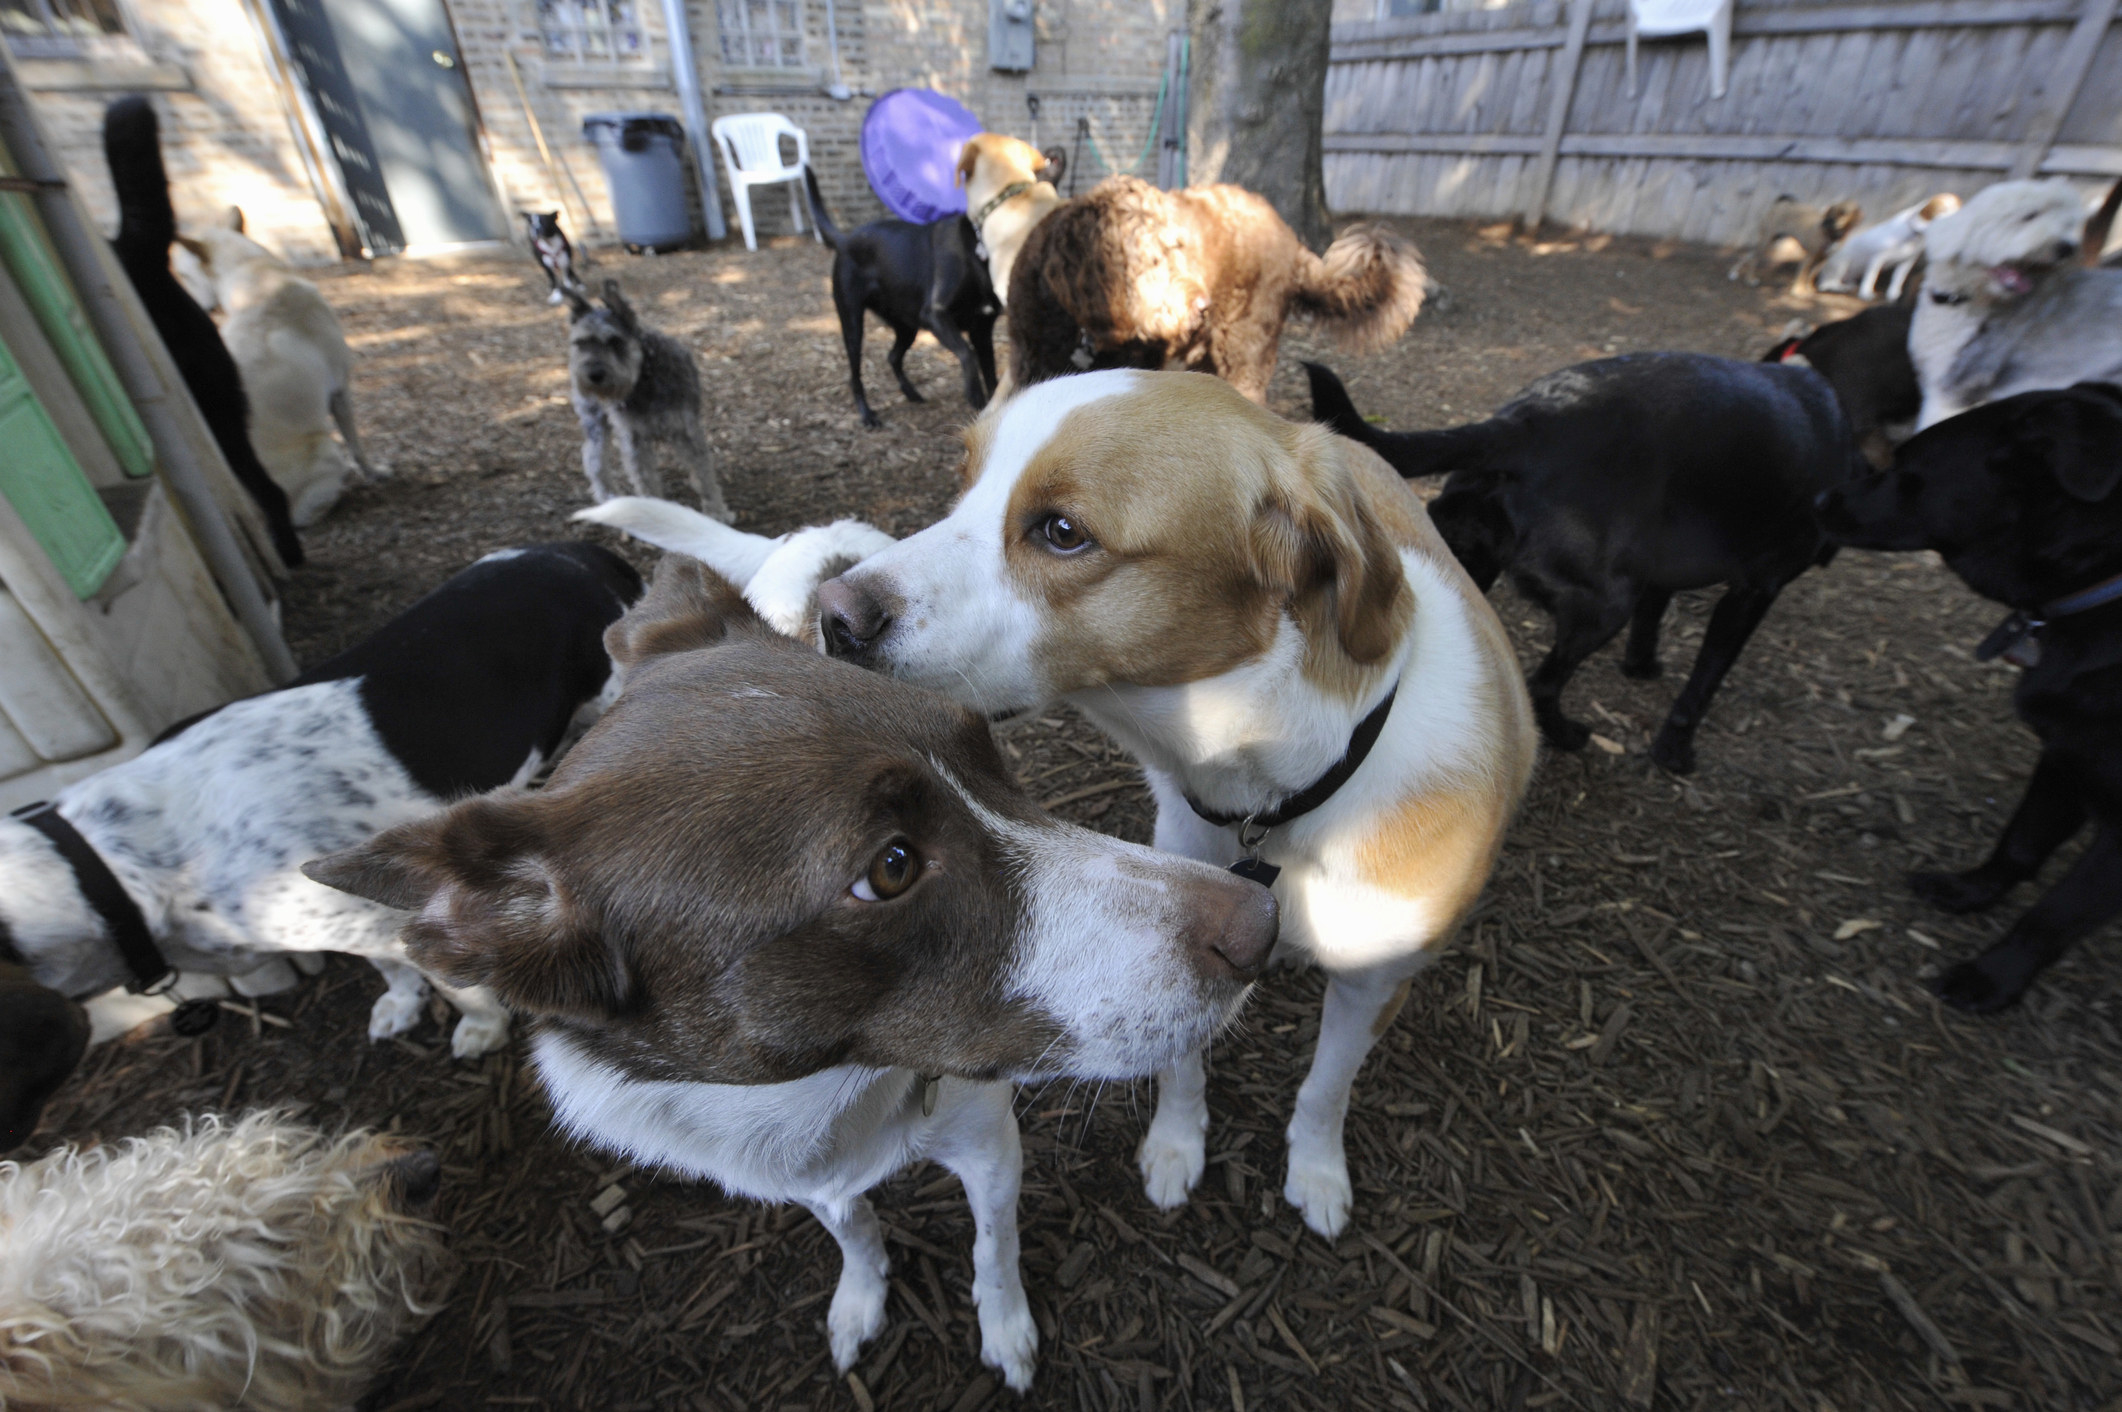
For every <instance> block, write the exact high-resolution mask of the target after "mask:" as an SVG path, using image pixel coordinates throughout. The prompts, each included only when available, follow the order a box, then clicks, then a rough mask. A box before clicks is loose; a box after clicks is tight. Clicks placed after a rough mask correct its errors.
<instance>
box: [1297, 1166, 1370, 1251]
mask: <svg viewBox="0 0 2122 1412" xmlns="http://www.w3.org/2000/svg"><path fill="white" fill-rule="evenodd" d="M1282 1199H1283V1200H1284V1201H1287V1202H1288V1203H1289V1204H1290V1205H1292V1206H1294V1207H1296V1208H1297V1209H1298V1210H1299V1211H1301V1212H1303V1213H1304V1224H1305V1225H1307V1226H1310V1227H1311V1228H1312V1229H1313V1230H1315V1231H1317V1232H1318V1233H1319V1234H1320V1235H1323V1236H1325V1237H1326V1238H1327V1239H1328V1240H1333V1239H1334V1238H1335V1237H1337V1236H1339V1235H1340V1234H1341V1232H1342V1230H1343V1229H1344V1228H1345V1227H1346V1226H1347V1225H1348V1213H1349V1210H1350V1209H1351V1208H1352V1207H1354V1206H1355V1204H1356V1191H1355V1188H1354V1187H1353V1186H1352V1185H1350V1183H1349V1180H1348V1158H1347V1157H1346V1156H1344V1155H1343V1154H1342V1153H1340V1152H1334V1153H1331V1154H1324V1153H1318V1154H1304V1153H1299V1152H1298V1151H1297V1150H1296V1149H1295V1148H1291V1149H1290V1154H1289V1179H1288V1180H1287V1181H1285V1182H1284V1183H1283V1184H1282Z"/></svg>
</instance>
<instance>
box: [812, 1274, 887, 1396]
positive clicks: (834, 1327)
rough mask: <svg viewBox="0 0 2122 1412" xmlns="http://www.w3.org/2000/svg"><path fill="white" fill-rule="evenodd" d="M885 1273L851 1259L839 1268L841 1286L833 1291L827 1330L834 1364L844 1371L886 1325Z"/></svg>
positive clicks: (826, 1325) (851, 1365)
mask: <svg viewBox="0 0 2122 1412" xmlns="http://www.w3.org/2000/svg"><path fill="white" fill-rule="evenodd" d="M884 1292H885V1284H884V1276H883V1275H882V1274H881V1273H879V1272H878V1271H875V1270H867V1269H861V1268H858V1267H857V1266H855V1265H854V1264H853V1263H852V1262H850V1263H849V1264H848V1265H846V1266H844V1267H843V1268H842V1269H841V1271H840V1287H839V1288H838V1289H836V1290H834V1291H833V1307H832V1309H831V1310H830V1311H829V1312H827V1314H826V1316H825V1329H826V1333H827V1334H828V1335H829V1336H830V1337H831V1339H832V1344H833V1366H834V1367H835V1368H837V1369H839V1370H840V1371H841V1372H843V1373H845V1372H846V1371H847V1370H848V1369H850V1368H852V1367H854V1366H855V1360H856V1359H857V1358H858V1357H860V1356H861V1354H862V1345H863V1344H865V1343H868V1342H869V1341H870V1340H871V1339H873V1338H875V1337H876V1336H877V1334H878V1333H879V1332H880V1331H881V1330H882V1329H883V1328H884Z"/></svg>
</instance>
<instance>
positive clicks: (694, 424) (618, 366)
mask: <svg viewBox="0 0 2122 1412" xmlns="http://www.w3.org/2000/svg"><path fill="white" fill-rule="evenodd" d="M564 293H565V294H566V296H567V301H568V306H569V308H570V309H571V310H572V311H573V316H572V322H571V323H570V325H569V330H568V343H567V373H568V396H569V398H570V400H571V401H572V402H573V404H574V408H575V415H576V417H578V418H579V419H580V420H581V422H582V473H583V474H584V475H586V476H587V477H589V491H590V494H591V495H592V496H594V497H595V498H596V499H598V500H599V501H603V500H609V499H610V498H611V495H612V492H611V490H610V488H609V487H608V486H607V485H606V483H605V479H604V455H605V450H606V448H607V447H611V448H614V449H616V450H617V451H618V453H619V470H620V472H621V474H623V475H624V476H625V478H626V486H625V490H626V491H628V492H631V493H632V494H635V495H661V494H662V493H663V477H662V475H661V474H660V473H659V472H658V471H657V470H656V467H655V464H654V462H653V460H645V459H644V458H643V452H644V451H649V452H653V449H654V448H655V446H656V445H657V444H658V443H669V444H671V445H672V446H674V447H676V448H677V450H678V453H679V455H680V457H681V459H682V460H683V461H684V463H685V465H686V468H687V470H689V471H690V472H691V474H692V478H693V488H694V489H695V490H696V491H698V492H699V495H700V508H701V509H703V510H705V511H707V513H708V514H710V515H713V516H715V517H716V518H717V519H721V520H727V519H728V518H729V506H728V505H727V504H726V503H724V501H723V499H722V482H721V481H720V480H719V479H718V478H717V477H716V475H715V459H714V452H713V451H711V450H710V449H709V448H708V444H707V433H706V432H705V431H704V430H703V429H702V428H701V425H700V369H699V368H698V367H697V366H695V365H694V363H693V355H692V352H691V350H689V349H687V348H686V346H685V345H684V344H682V343H680V342H679V341H678V340H677V339H675V338H672V337H671V336H670V335H669V334H666V333H659V332H657V331H656V330H655V329H652V328H650V327H648V326H647V325H646V324H643V323H642V322H641V321H640V319H639V318H637V317H636V316H635V314H634V309H633V306H632V305H631V304H628V303H627V302H626V298H625V296H624V295H622V294H621V293H620V292H619V281H617V280H615V279H608V280H606V281H605V282H604V307H603V308H602V309H599V308H598V307H597V306H596V305H594V304H592V303H590V302H589V301H588V300H587V299H585V298H583V297H582V296H581V295H579V294H577V293H575V292H574V291H573V290H572V289H569V290H566V291H564Z"/></svg>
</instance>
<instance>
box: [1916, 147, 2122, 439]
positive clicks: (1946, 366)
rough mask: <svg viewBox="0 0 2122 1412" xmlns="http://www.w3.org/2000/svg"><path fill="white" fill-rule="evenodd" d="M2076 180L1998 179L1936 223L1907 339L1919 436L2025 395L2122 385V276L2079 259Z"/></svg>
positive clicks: (2080, 214)
mask: <svg viewBox="0 0 2122 1412" xmlns="http://www.w3.org/2000/svg"><path fill="white" fill-rule="evenodd" d="M2085 215H2086V213H2085V205H2084V202H2083V201H2082V200H2081V199H2080V198H2079V196H2078V193H2077V191H2076V189H2075V188H2073V187H2072V186H2071V184H2070V183H2069V182H2067V181H2064V180H2063V179H2061V178H2056V179H2054V180H2050V181H2004V182H1998V183H1997V184H1996V185H1995V186H1991V187H1988V188H1986V189H1985V190H1983V191H1982V192H1980V193H1979V194H1977V195H1976V196H1975V197H1974V198H1973V199H1972V200H1970V201H1969V202H1968V203H1967V204H1966V205H1965V206H1963V207H1961V208H1960V210H1958V211H1957V212H1955V213H1953V214H1952V215H1949V216H1946V217H1944V218H1942V219H1941V220H1939V221H1937V222H1936V223H1935V224H1933V225H1932V226H1931V228H1930V230H1929V231H1928V232H1927V233H1926V234H1925V237H1924V240H1925V243H1926V246H1927V248H1928V250H1929V253H1930V266H1929V270H1928V272H1927V273H1926V274H1925V275H1924V278H1923V291H1922V294H1921V296H1920V297H1919V298H1918V299H1917V301H1916V314H1915V319H1914V321H1913V322H1912V323H1911V324H1910V326H1909V331H1908V352H1909V357H1910V359H1911V360H1912V361H1913V362H1914V363H1915V366H1916V378H1917V380H1918V382H1920V383H1921V384H1922V387H1923V411H1922V413H1921V415H1920V416H1919V417H1918V418H1917V420H1916V429H1917V430H1918V431H1921V430H1922V429H1923V428H1925V427H1928V426H1932V425H1934V424H1935V423H1938V422H1941V421H1943V420H1945V419H1946V418H1947V417H1951V416H1956V415H1958V414H1959V413H1961V412H1964V411H1966V410H1967V409H1968V408H1970V407H1978V406H1980V405H1981V404H1983V403H1984V402H1993V401H1995V400H1997V399H1998V398H2000V397H2010V396H2012V395H2013V394H2015V393H2020V392H2033V391H2037V390H2040V389H2043V388H2059V387H2069V386H2071V385H2072V384H2074V383H2079V382H2085V381H2096V382H2113V381H2116V380H2118V379H2122V269H2088V268H2086V267H2084V266H2083V265H2081V264H2080V263H2079V261H2078V251H2079V246H2080V244H2081V242H2082V240H2083V238H2084V232H2085Z"/></svg>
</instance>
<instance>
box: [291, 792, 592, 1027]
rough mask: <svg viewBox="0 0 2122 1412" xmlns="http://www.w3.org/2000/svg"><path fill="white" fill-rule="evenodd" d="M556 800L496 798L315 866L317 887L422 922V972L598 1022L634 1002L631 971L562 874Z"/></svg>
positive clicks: (408, 934) (402, 828)
mask: <svg viewBox="0 0 2122 1412" xmlns="http://www.w3.org/2000/svg"><path fill="white" fill-rule="evenodd" d="M549 812H550V802H549V801H547V800H545V799H542V798H540V797H539V796H538V795H536V794H533V793H530V792H528V791H523V790H497V791H495V792H494V793H492V794H488V795H482V796H480V797H478V798H476V799H468V800H466V801H465V802H463V803H462V804H459V805H457V806H456V807H454V808H452V809H450V810H449V811H447V812H446V813H442V814H437V815H434V816H431V817H429V818H425V819H420V820H417V821H416V822H413V823H410V824H400V825H399V826H398V827H396V828H394V829H386V830H384V831H383V832H382V833H380V834H377V835H376V836H375V837H374V838H372V839H370V840H369V841H368V842H366V843H364V844H361V845H360V846H359V847H356V848H350V849H347V850H346V851H345V852H343V853H333V854H330V855H328V856H326V857H323V858H316V859H312V860H311V861H309V862H307V863H304V864H303V865H302V871H303V872H304V873H305V874H307V875H308V877H309V878H310V879H311V881H313V882H319V883H323V884H324V885H325V886H327V887H335V888H338V889H339V890H340V891H342V892H351V893H353V894H355V895H356V896H358V897H366V898H368V899H369V900H370V901H371V902H380V903H382V904H383V905H384V906H386V907H396V908H398V909H400V910H402V911H407V912H412V913H414V914H415V915H414V916H412V917H411V918H409V919H408V920H407V922H406V924H405V928H404V931H403V933H402V935H403V937H404V939H405V949H406V952H407V954H408V955H409V956H411V958H412V960H413V962H414V963H415V964H416V965H418V966H419V967H420V968H421V969H422V970H425V971H430V972H432V973H434V974H435V975H438V976H442V977H445V978H446V979H448V980H449V981H450V982H451V983H452V984H455V985H483V986H487V987H490V988H491V989H492V990H493V992H494V993H495V994H496V995H498V996H499V997H500V998H501V999H502V1001H503V1002H504V1003H506V1004H507V1005H508V1006H510V1008H512V1009H519V1010H529V1011H534V1012H538V1013H542V1014H556V1015H578V1016H583V1017H596V1016H600V1015H608V1014H611V1013H613V1012H614V1011H616V1010H618V1009H619V1008H620V1007H621V1006H623V1005H624V1004H625V1003H626V1000H627V996H628V989H629V987H628V977H627V970H626V965H625V962H624V960H623V958H622V957H621V956H620V955H619V953H618V951H617V949H616V948H615V947H613V946H612V945H610V944H609V943H608V942H607V941H606V940H605V937H604V935H603V929H602V927H601V925H600V922H599V919H598V917H597V916H596V915H595V914H594V912H593V911H592V910H591V909H590V908H589V907H588V906H586V905H585V904H584V903H583V901H582V900H581V899H580V898H579V897H578V896H577V895H576V894H575V893H574V891H573V890H572V889H570V888H569V887H568V886H567V884H566V883H564V882H563V881H562V880H561V878H560V876H559V873H558V871H557V869H556V867H555V863H554V856H555V854H556V852H557V850H556V849H555V847H554V839H553V837H552V833H551V831H550V830H549V828H548V827H547V824H546V815H547V814H548V813H549Z"/></svg>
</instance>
